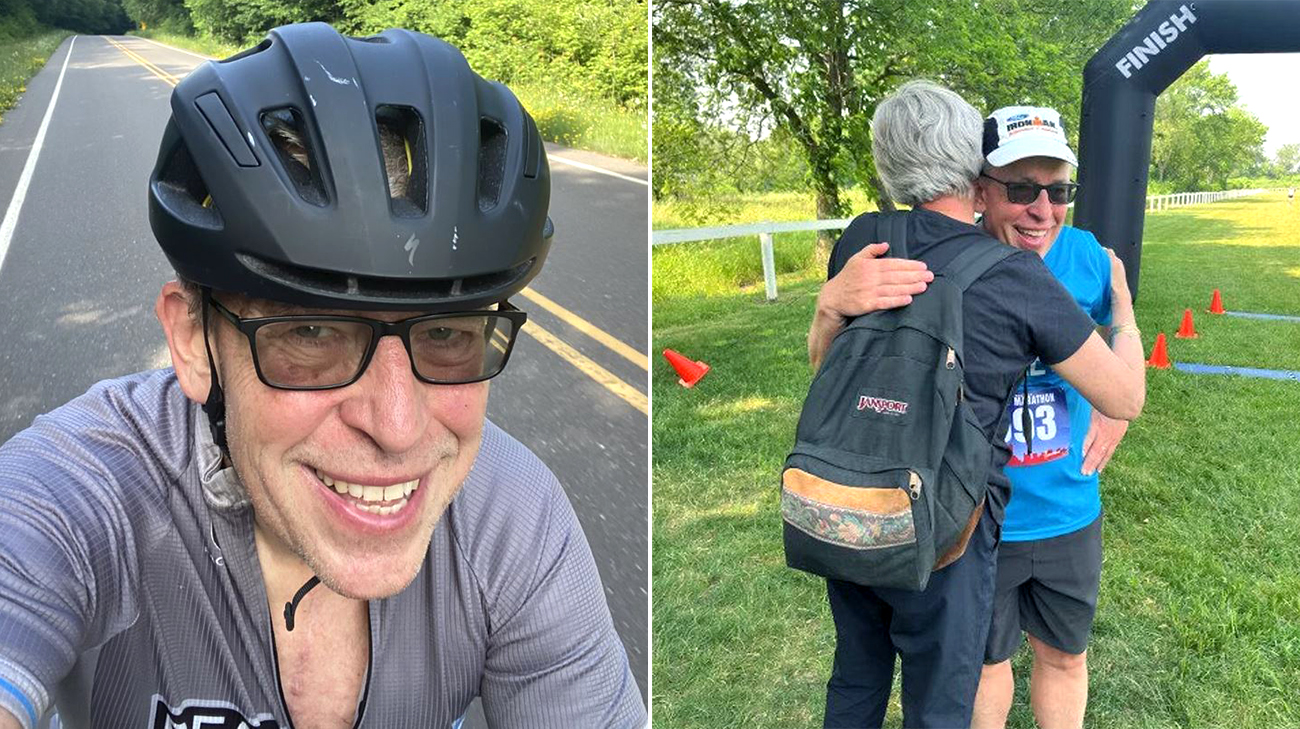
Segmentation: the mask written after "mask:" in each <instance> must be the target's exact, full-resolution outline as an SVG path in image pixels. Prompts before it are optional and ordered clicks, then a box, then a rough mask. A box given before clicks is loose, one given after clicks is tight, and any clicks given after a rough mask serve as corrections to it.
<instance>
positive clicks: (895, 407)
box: [858, 395, 908, 416]
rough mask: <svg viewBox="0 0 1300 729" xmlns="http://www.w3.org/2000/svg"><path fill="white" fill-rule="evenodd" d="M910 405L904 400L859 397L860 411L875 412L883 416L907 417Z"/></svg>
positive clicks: (867, 396)
mask: <svg viewBox="0 0 1300 729" xmlns="http://www.w3.org/2000/svg"><path fill="white" fill-rule="evenodd" d="M907 408H908V404H907V403H905V402H903V401H902V400H890V399H888V398H884V397H872V396H871V395H858V410H859V411H862V410H874V411H875V412H877V413H879V414H881V415H894V416H902V415H907Z"/></svg>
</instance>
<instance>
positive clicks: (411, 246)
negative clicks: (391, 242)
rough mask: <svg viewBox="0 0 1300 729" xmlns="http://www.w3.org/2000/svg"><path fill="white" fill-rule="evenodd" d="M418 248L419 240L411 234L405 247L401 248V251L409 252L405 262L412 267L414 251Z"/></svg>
mask: <svg viewBox="0 0 1300 729" xmlns="http://www.w3.org/2000/svg"><path fill="white" fill-rule="evenodd" d="M419 247H420V239H419V238H416V237H415V233H412V234H411V237H410V238H407V239H406V245H405V246H402V249H403V250H407V251H410V252H411V255H409V256H407V257H406V262H407V263H409V264H411V265H412V266H414V265H415V249H416V248H419Z"/></svg>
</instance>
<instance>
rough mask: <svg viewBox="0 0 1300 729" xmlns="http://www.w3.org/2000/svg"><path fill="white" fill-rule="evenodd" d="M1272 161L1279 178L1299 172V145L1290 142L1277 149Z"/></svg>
mask: <svg viewBox="0 0 1300 729" xmlns="http://www.w3.org/2000/svg"><path fill="white" fill-rule="evenodd" d="M1273 160H1274V162H1273V164H1274V165H1275V166H1276V167H1277V172H1278V175H1279V176H1281V175H1293V174H1296V173H1297V172H1300V144H1297V143H1295V142H1292V143H1290V144H1284V145H1282V146H1281V147H1278V148H1277V153H1276V154H1275V155H1274V156H1273Z"/></svg>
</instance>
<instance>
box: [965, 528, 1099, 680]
mask: <svg viewBox="0 0 1300 729" xmlns="http://www.w3.org/2000/svg"><path fill="white" fill-rule="evenodd" d="M1100 583H1101V517H1100V516H1098V517H1097V518H1096V519H1095V520H1093V522H1092V523H1091V524H1089V525H1088V526H1086V527H1084V528H1082V529H1079V530H1078V531H1073V532H1070V533H1069V534H1062V535H1060V536H1059V537H1051V538H1049V539H1039V540H1035V541H1029V542H1003V543H1002V544H1001V546H999V547H998V577H997V590H996V592H994V594H993V623H992V625H991V627H990V629H989V639H988V644H987V645H986V646H985V648H984V663H985V664H993V663H1001V662H1002V661H1005V660H1007V659H1008V658H1010V657H1011V656H1012V655H1013V654H1015V652H1016V649H1018V648H1019V647H1020V634H1021V632H1022V631H1023V632H1026V633H1029V634H1030V635H1032V636H1034V637H1035V638H1037V639H1039V640H1041V641H1043V642H1044V643H1046V644H1048V645H1050V646H1052V647H1053V648H1056V649H1057V650H1060V651H1064V652H1065V653H1074V654H1076V655H1077V654H1079V653H1083V652H1084V650H1086V649H1087V648H1088V635H1089V634H1090V633H1091V632H1092V619H1093V616H1094V615H1095V614H1096V613H1097V589H1098V586H1099V585H1100Z"/></svg>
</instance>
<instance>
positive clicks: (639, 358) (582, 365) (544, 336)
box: [104, 37, 650, 414]
mask: <svg viewBox="0 0 1300 729" xmlns="http://www.w3.org/2000/svg"><path fill="white" fill-rule="evenodd" d="M104 40H106V41H108V42H109V43H112V44H113V45H114V46H116V47H117V48H118V50H120V51H122V53H124V54H126V56H127V57H128V58H130V59H131V60H133V61H135V62H136V63H139V64H140V65H141V66H144V67H145V68H146V69H148V71H149V72H150V73H152V74H153V75H155V76H157V77H158V78H160V79H162V80H163V81H166V82H167V83H168V84H171V85H172V86H175V85H176V84H177V83H178V82H179V81H180V79H179V78H177V77H175V76H173V75H171V74H170V73H167V72H166V71H164V70H162V69H161V68H158V67H157V66H155V65H154V64H152V63H150V62H149V61H147V60H146V59H144V58H143V57H142V56H140V54H138V53H136V52H135V51H132V50H131V49H130V48H127V47H126V46H124V45H122V44H121V43H118V42H117V41H115V40H113V39H112V38H108V37H104ZM520 293H521V294H523V296H524V298H526V299H528V300H529V301H532V302H533V303H535V304H537V305H538V306H540V307H542V308H543V309H546V310H547V311H549V312H551V313H552V314H554V315H555V316H557V317H559V319H560V320H562V321H564V322H565V323H566V324H568V325H569V326H571V327H573V328H574V329H577V330H578V331H580V332H582V333H583V334H586V335H587V336H589V337H591V338H592V339H595V340H596V341H597V342H600V343H601V344H603V345H605V346H606V347H608V348H609V349H610V350H612V351H614V352H615V353H617V354H618V355H620V356H622V357H623V358H625V359H627V360H628V361H630V362H632V363H633V364H635V365H637V366H638V367H640V368H641V369H643V370H646V371H649V369H650V363H649V358H648V357H646V355H644V354H641V353H639V352H637V351H636V350H635V349H633V348H632V347H629V346H628V345H626V344H624V343H623V342H621V341H619V340H618V339H616V338H614V337H612V336H610V335H609V334H607V333H605V332H604V331H603V330H601V329H600V328H598V327H597V326H595V325H594V324H591V323H590V322H588V321H586V320H585V319H583V318H582V317H580V316H578V315H577V314H574V313H573V312H571V311H569V310H568V309H565V308H564V307H562V306H560V305H559V304H557V303H555V302H554V301H552V300H550V299H548V298H547V297H545V296H543V295H541V294H539V293H537V292H536V291H533V290H532V289H529V288H525V289H524V290H523V291H521V292H520ZM523 332H524V333H525V334H527V335H529V336H531V337H532V338H533V339H536V340H537V341H538V342H540V343H541V344H542V345H543V346H545V347H546V348H547V349H549V350H551V351H552V352H554V353H555V354H557V355H559V356H560V358H561V359H563V360H565V361H566V362H568V363H569V364H571V365H573V366H574V367H575V368H576V369H577V370H578V371H579V372H581V373H583V374H584V375H586V376H588V377H590V378H591V379H593V380H595V381H596V382H598V383H600V385H601V386H602V387H604V388H605V389H606V390H609V391H610V392H612V393H614V394H615V395H617V396H619V397H620V398H622V399H623V401H625V402H626V403H627V404H629V405H631V406H632V407H634V408H636V409H637V410H640V411H641V412H642V413H646V414H649V412H650V406H649V402H648V399H647V398H646V396H645V395H644V394H642V393H641V391H640V390H638V389H636V388H635V387H633V386H632V385H629V384H628V383H626V382H624V381H622V380H620V379H619V378H618V377H616V376H615V375H614V374H613V373H611V372H610V371H609V370H607V369H605V368H604V367H601V366H600V365H598V364H596V363H595V362H594V361H592V360H591V359H589V358H587V357H586V356H584V355H583V354H582V353H580V352H578V350H576V349H574V348H573V347H571V346H569V344H567V343H566V342H564V340H562V339H560V338H559V337H557V336H555V335H554V334H551V333H550V332H548V331H546V330H545V329H543V328H541V327H540V326H538V325H537V323H536V322H534V321H530V322H529V323H528V325H527V326H525V327H524V328H523ZM498 348H499V347H498Z"/></svg>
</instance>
